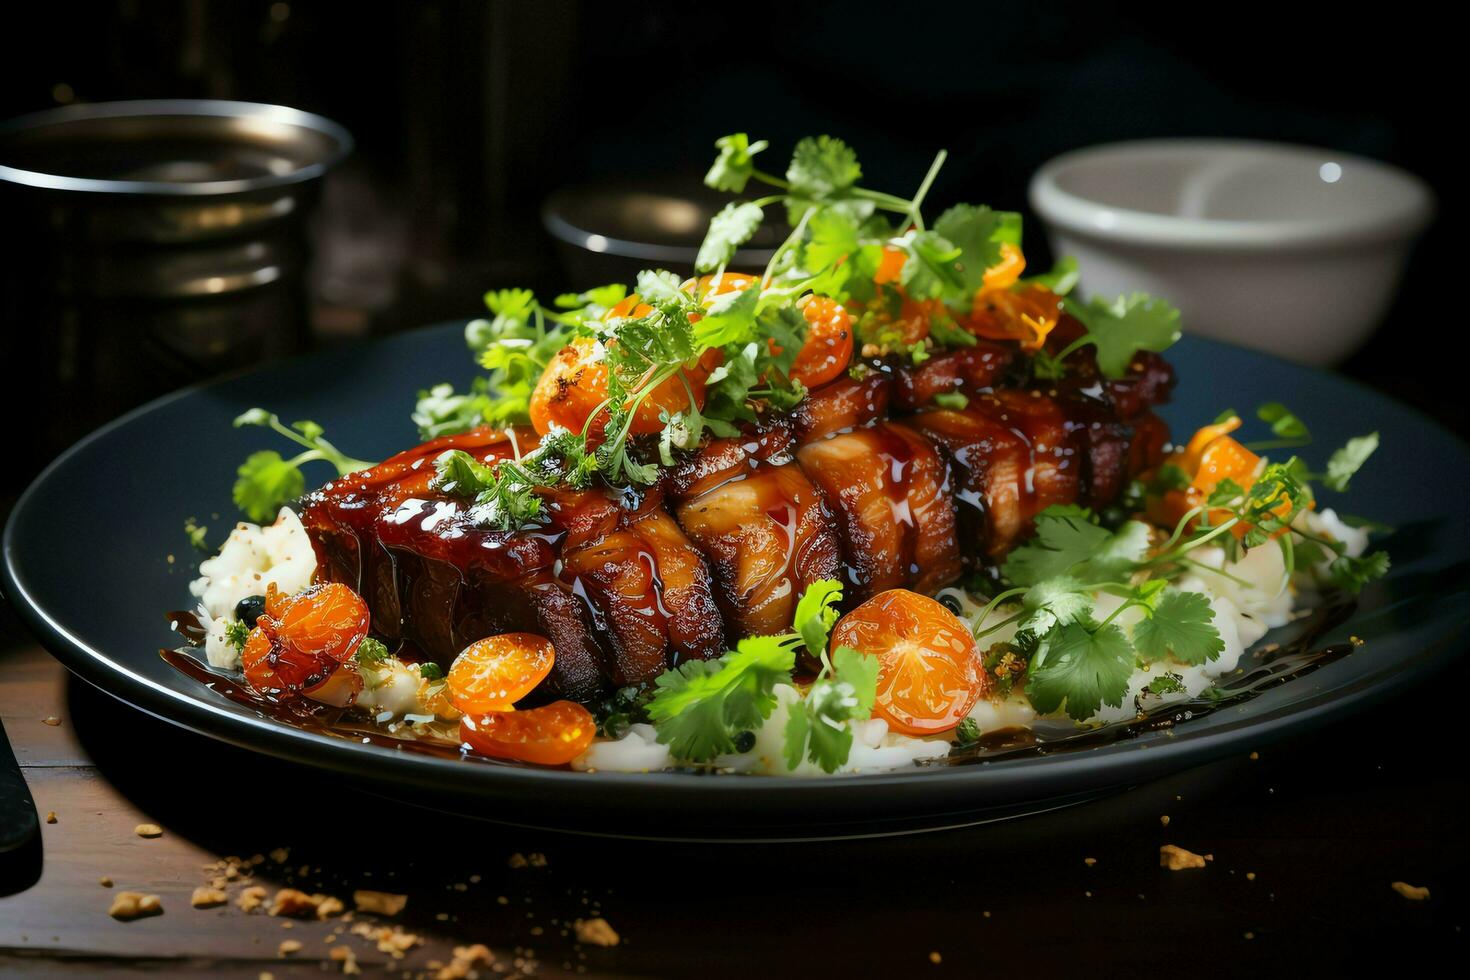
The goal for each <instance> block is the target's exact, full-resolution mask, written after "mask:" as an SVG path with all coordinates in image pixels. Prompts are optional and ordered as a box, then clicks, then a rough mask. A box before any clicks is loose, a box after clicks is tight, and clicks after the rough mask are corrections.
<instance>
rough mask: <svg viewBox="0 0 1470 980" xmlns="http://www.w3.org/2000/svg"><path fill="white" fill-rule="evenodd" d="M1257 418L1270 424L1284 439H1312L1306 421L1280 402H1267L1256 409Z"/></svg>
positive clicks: (1273, 430)
mask: <svg viewBox="0 0 1470 980" xmlns="http://www.w3.org/2000/svg"><path fill="white" fill-rule="evenodd" d="M1256 418H1258V419H1260V420H1261V421H1262V422H1266V423H1268V424H1270V426H1271V431H1272V432H1274V433H1275V434H1276V435H1278V436H1280V437H1281V438H1283V439H1310V438H1311V437H1312V434H1311V433H1310V432H1309V431H1307V426H1306V423H1305V422H1303V421H1302V420H1301V419H1299V418H1297V417H1296V414H1295V413H1294V412H1292V410H1291V409H1289V408H1287V407H1286V406H1285V405H1283V404H1281V403H1280V402H1267V403H1266V404H1264V405H1262V406H1261V407H1260V408H1258V409H1256Z"/></svg>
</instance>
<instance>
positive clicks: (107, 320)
mask: <svg viewBox="0 0 1470 980" xmlns="http://www.w3.org/2000/svg"><path fill="white" fill-rule="evenodd" d="M351 148H352V137H351V136H350V135H349V134H348V133H347V131H346V130H345V129H343V128H342V127H341V126H339V125H337V124H336V123H334V122H332V121H331V120H328V119H324V118H322V117H321V116H315V115H312V114H310V113H306V112H300V111H297V110H295V109H288V108H285V107H282V106H271V105H257V104H253V103H247V102H219V101H202V100H166V101H147V102H114V103H99V104H94V105H77V106H69V107H66V108H63V109H56V110H52V111H48V112H40V113H36V114H34V115H28V116H22V117H20V118H18V119H14V120H11V121H9V122H6V123H0V215H3V223H0V241H3V242H4V251H5V252H6V253H7V258H6V260H5V261H4V263H3V272H0V276H3V293H0V296H3V299H0V310H3V311H4V322H3V324H0V377H3V382H4V388H5V389H6V392H7V394H6V395H4V396H0V399H4V400H6V401H9V400H12V399H14V398H16V395H17V392H18V391H19V390H21V389H23V388H24V387H29V386H30V385H31V384H34V383H35V382H40V383H41V384H43V385H44V386H45V388H46V394H45V395H43V396H42V400H41V402H40V404H39V405H38V406H37V407H38V408H39V407H41V406H45V405H48V404H50V405H54V406H55V408H54V409H52V410H50V411H41V412H38V411H34V410H33V411H32V412H29V413H27V415H28V417H32V418H34V417H36V416H37V415H44V416H45V418H46V421H47V425H48V430H47V431H45V432H43V433H40V434H39V436H40V438H39V439H38V440H37V443H38V444H37V445H36V446H35V450H36V452H37V453H38V454H41V455H45V454H47V453H49V452H53V451H54V450H55V449H56V448H59V446H60V445H62V444H64V443H65V442H67V441H70V440H71V439H73V438H75V437H76V436H77V435H79V434H80V433H81V432H84V431H86V430H88V429H90V428H92V427H94V426H95V425H97V424H99V423H100V422H102V421H104V420H106V419H107V418H110V417H111V416H113V415H115V414H117V413H118V412H119V411H121V410H123V409H125V408H127V407H129V406H131V405H135V404H138V403H139V402H142V401H144V400H146V399H148V398H150V397H153V396H155V395H158V394H161V393H163V392H166V391H169V390H171V389H174V388H177V387H179V386H181V385H184V384H188V383H191V382H193V381H196V380H199V379H201V378H204V377H207V376H209V375H212V374H217V373H220V372H223V371H228V370H232V369H235V368H238V367H243V366H246V365H248V364H251V363H253V362H256V361H259V360H263V359H266V358H270V357H275V356H279V355H282V354H287V353H291V352H293V351H296V350H298V349H300V348H301V347H302V346H303V345H304V343H305V340H306V337H307V308H306V292H305V284H304V283H305V270H306V262H307V254H308V250H307V242H306V224H305V219H306V215H307V212H308V211H309V210H310V208H311V205H312V204H313V203H314V202H315V201H316V199H317V196H318V193H319V190H320V183H321V178H322V176H323V175H324V174H326V172H327V171H328V170H329V169H330V168H331V167H332V166H333V165H334V164H336V163H337V162H338V161H340V160H341V159H342V158H343V157H344V156H345V155H346V154H347V153H348V152H349V151H350V150H351ZM53 399H54V400H53ZM26 400H27V401H29V402H30V403H32V404H33V405H34V404H36V396H35V395H34V394H32V395H29V396H27V399H26ZM17 405H19V401H18V400H17ZM7 414H9V413H7ZM10 417H14V416H10Z"/></svg>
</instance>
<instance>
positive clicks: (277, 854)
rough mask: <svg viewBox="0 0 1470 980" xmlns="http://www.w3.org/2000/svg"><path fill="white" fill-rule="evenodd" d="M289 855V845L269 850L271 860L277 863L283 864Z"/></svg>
mask: <svg viewBox="0 0 1470 980" xmlns="http://www.w3.org/2000/svg"><path fill="white" fill-rule="evenodd" d="M290 856H291V848H289V847H278V848H276V849H275V850H274V851H271V860H272V861H274V862H276V863H277V864H285V863H286V859H287V858H289V857H290Z"/></svg>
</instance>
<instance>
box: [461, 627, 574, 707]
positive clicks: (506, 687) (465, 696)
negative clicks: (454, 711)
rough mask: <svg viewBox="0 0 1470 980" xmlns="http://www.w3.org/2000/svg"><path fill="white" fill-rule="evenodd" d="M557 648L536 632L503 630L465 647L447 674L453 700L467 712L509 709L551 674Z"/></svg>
mask: <svg viewBox="0 0 1470 980" xmlns="http://www.w3.org/2000/svg"><path fill="white" fill-rule="evenodd" d="M555 662H556V651H555V650H554V649H553V648H552V646H551V641H550V640H548V639H547V638H546V637H544V636H537V635H536V634H535V633H501V634H499V635H498V636H487V637H486V638H485V639H483V640H476V641H475V642H474V643H471V644H470V645H469V646H467V647H465V648H464V650H463V651H462V652H461V653H460V655H459V656H458V657H456V658H455V660H454V663H452V664H450V666H449V673H448V674H447V675H446V677H445V685H446V689H447V690H448V692H449V701H450V703H451V704H453V705H454V706H455V707H456V708H458V709H459V710H460V711H463V712H464V713H465V714H482V713H484V712H487V711H509V710H510V709H511V707H512V706H513V705H514V704H515V703H516V702H517V701H519V700H520V699H521V698H523V697H525V696H526V695H527V694H530V693H531V691H532V690H534V689H535V687H536V685H537V684H540V683H541V682H542V681H543V680H545V678H546V675H547V674H549V673H551V667H552V664H554V663H555Z"/></svg>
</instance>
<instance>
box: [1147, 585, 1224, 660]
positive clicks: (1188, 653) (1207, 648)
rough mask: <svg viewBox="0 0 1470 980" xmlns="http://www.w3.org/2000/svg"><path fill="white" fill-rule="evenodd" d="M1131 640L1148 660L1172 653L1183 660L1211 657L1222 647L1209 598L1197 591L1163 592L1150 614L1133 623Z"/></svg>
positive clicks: (1209, 658)
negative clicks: (1135, 623)
mask: <svg viewBox="0 0 1470 980" xmlns="http://www.w3.org/2000/svg"><path fill="white" fill-rule="evenodd" d="M1133 644H1134V646H1136V647H1137V648H1138V652H1139V653H1140V654H1142V655H1143V656H1144V657H1145V658H1147V659H1149V660H1162V659H1163V658H1164V657H1166V656H1170V655H1173V657H1174V659H1175V660H1178V661H1179V662H1180V663H1186V664H1202V663H1206V662H1208V661H1210V660H1214V659H1215V658H1216V657H1218V656H1220V654H1221V653H1223V652H1224V650H1225V641H1224V640H1222V639H1220V631H1219V630H1218V629H1216V628H1215V614H1214V611H1213V610H1212V609H1211V608H1210V600H1209V599H1207V598H1205V597H1204V596H1203V595H1201V594H1200V593H1198V592H1166V593H1164V596H1163V598H1161V599H1160V600H1159V602H1158V605H1157V606H1156V607H1155V608H1154V610H1153V612H1152V614H1151V615H1150V616H1149V617H1148V618H1147V619H1144V620H1141V621H1140V622H1139V623H1138V624H1137V625H1135V626H1134V627H1133Z"/></svg>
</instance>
